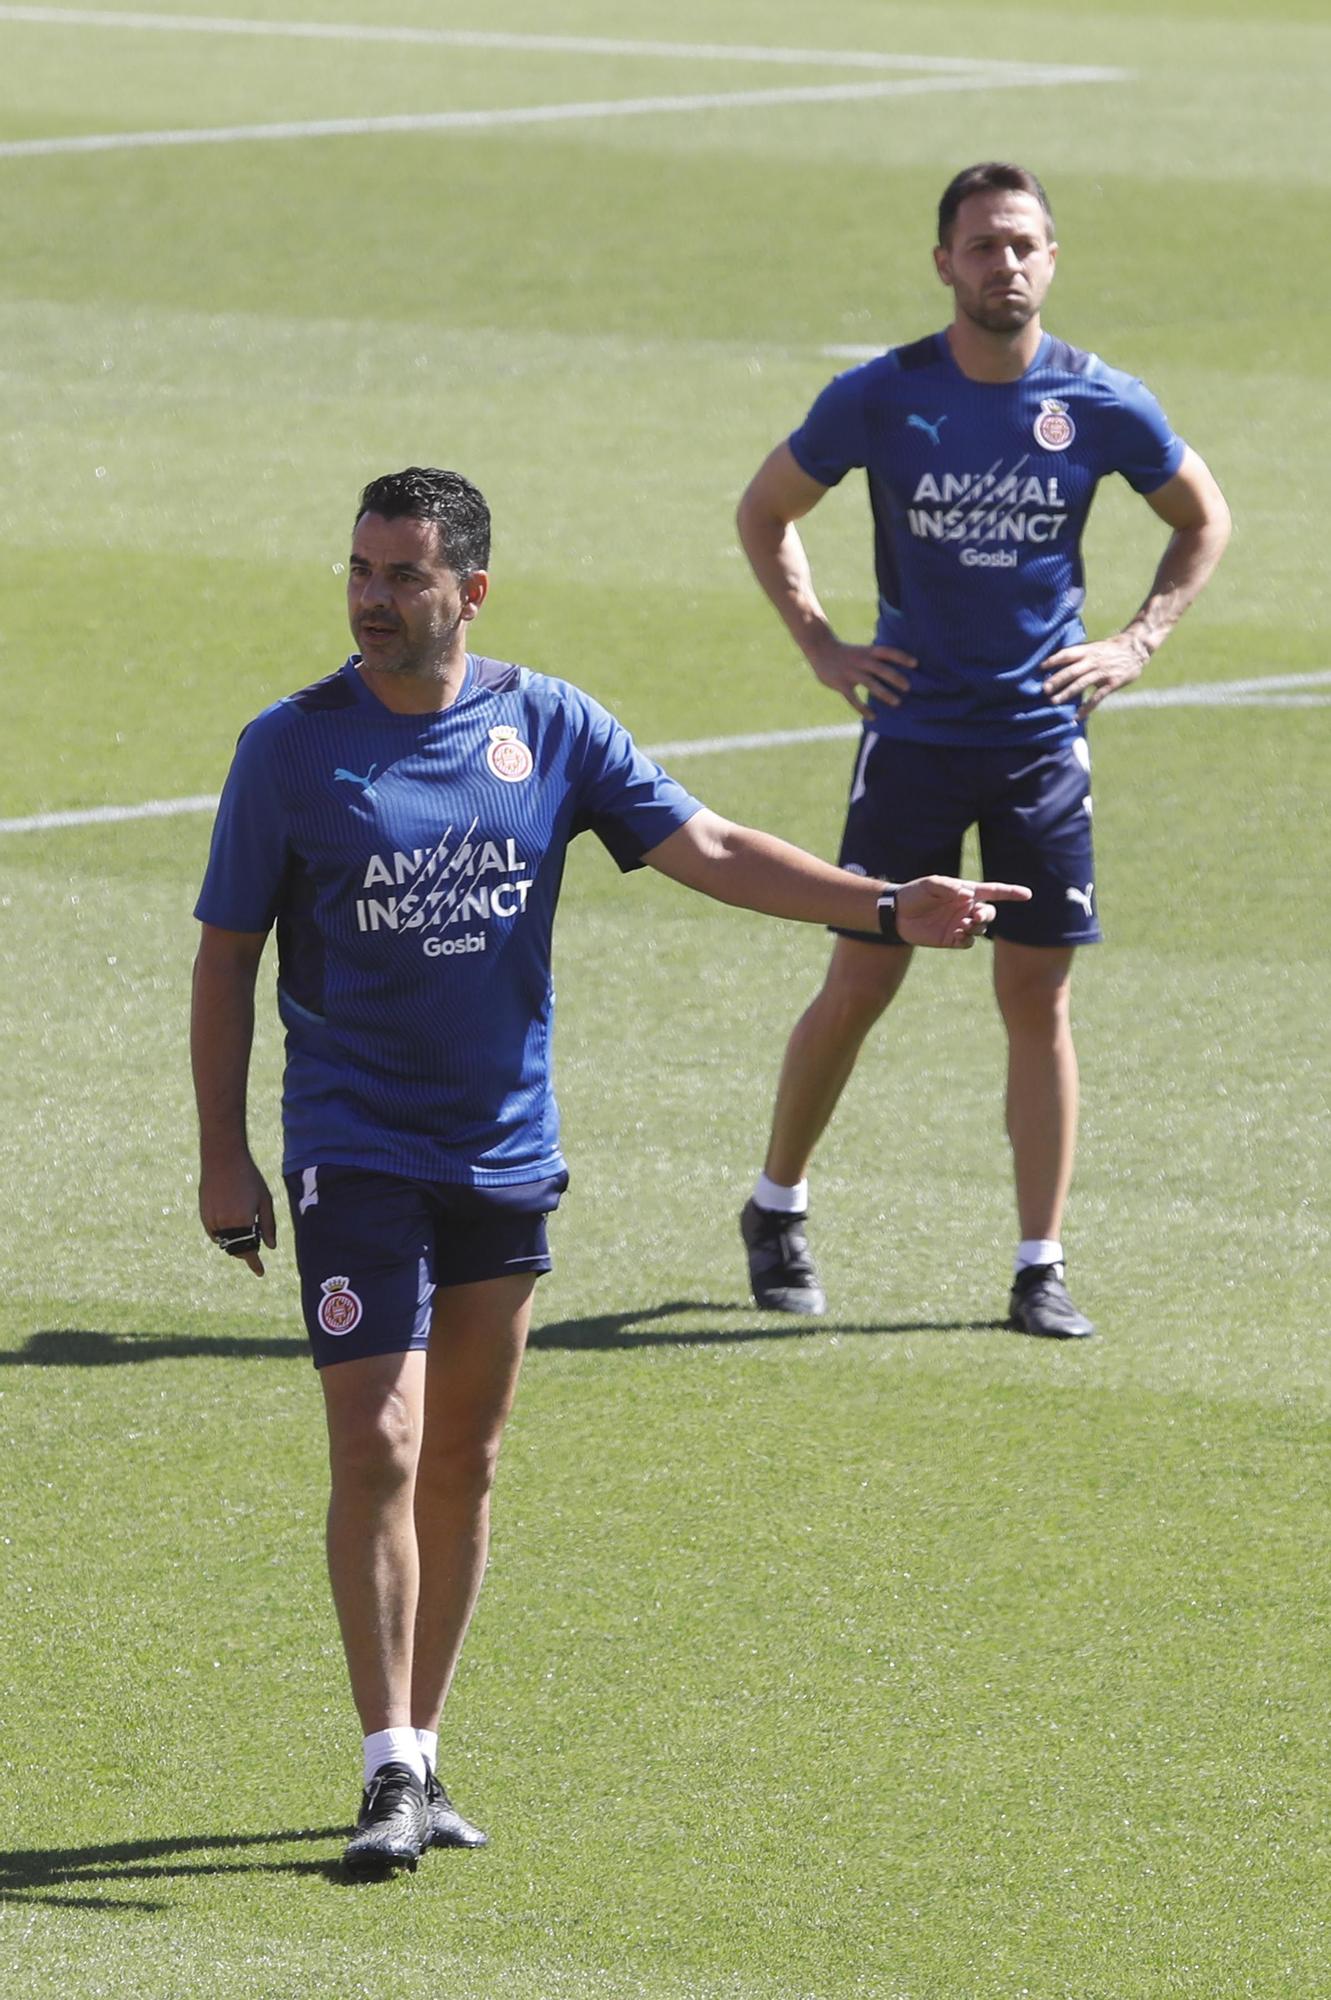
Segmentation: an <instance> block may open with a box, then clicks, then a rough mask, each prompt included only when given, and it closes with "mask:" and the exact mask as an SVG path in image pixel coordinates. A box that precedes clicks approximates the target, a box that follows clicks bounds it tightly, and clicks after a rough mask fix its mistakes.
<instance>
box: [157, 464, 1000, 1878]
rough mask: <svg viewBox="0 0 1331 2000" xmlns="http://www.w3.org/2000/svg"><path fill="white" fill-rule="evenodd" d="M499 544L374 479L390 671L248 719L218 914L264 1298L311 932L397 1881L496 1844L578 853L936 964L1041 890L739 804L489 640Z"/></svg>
mask: <svg viewBox="0 0 1331 2000" xmlns="http://www.w3.org/2000/svg"><path fill="white" fill-rule="evenodd" d="M489 557H490V513H489V509H488V507H487V506H486V503H485V500H484V498H483V496H482V495H481V494H480V493H479V492H478V491H477V489H476V488H475V487H474V486H473V485H472V484H471V483H470V481H469V480H466V479H463V478H462V477H461V476H460V475H459V474H457V473H454V472H445V471H440V470H437V469H435V468H432V467H419V466H413V467H409V468H408V469H407V470H406V471H404V472H400V473H390V474H388V475H386V476H385V477H384V478H382V479H376V480H374V481H372V482H371V484H370V485H369V486H367V487H366V488H365V490H364V492H363V493H362V495H361V497H360V503H359V506H358V507H357V510H356V520H355V525H354V528H353V533H352V543H351V555H350V560H349V563H348V578H347V610H348V616H349V620H350V624H351V629H352V633H353V635H354V637H355V640H356V644H357V647H358V651H357V652H355V653H354V654H353V655H352V656H351V658H350V659H348V660H347V661H346V662H345V664H344V665H343V666H342V667H341V668H339V670H338V671H337V672H336V673H333V674H330V675H328V676H327V678H326V679H324V680H321V681H317V682H316V683H315V684H314V685H313V686H311V687H307V688H304V689H302V690H301V691H300V692H299V693H297V694H293V695H289V696H287V697H286V699H285V700H282V701H279V702H276V703H275V704H274V705H273V706H272V707H271V708H268V709H265V711H264V712H263V714H262V715H260V716H258V717H257V718H256V719H255V720H254V721H253V722H252V723H251V724H250V725H249V726H248V727H247V728H246V729H245V730H244V731H243V732H242V735H241V739H240V742H239V744H238V745H237V749H236V756H235V760H234V762H233V764H232V767H231V771H230V774H229V776H228V778H227V782H226V786H225V788H224V790H223V794H222V800H221V805H220V807H219V809H218V815H217V824H216V826H215V828H214V830H213V842H212V851H211V854H210V857H209V862H208V871H207V875H206V877H205V880H204V884H203V888H202V891H201V893H200V896H199V901H198V906H197V910H196V914H197V915H198V917H199V918H200V920H201V923H202V936H201V939H200V944H199V952H198V958H197V960H196V962H195V973H194V1007H193V1015H192V1021H191V1046H192V1051H193V1059H194V1079H195V1092H196V1096H197V1099H198V1107H199V1128H200V1154H201V1174H200V1185H199V1208H200V1214H201V1216H202V1220H203V1224H204V1227H205V1228H206V1229H207V1230H208V1232H209V1234H210V1235H211V1236H212V1237H213V1240H214V1241H215V1242H216V1243H218V1244H219V1245H220V1247H221V1248H222V1249H224V1250H226V1251H227V1252H228V1253H229V1254H231V1255H232V1256H235V1257H237V1258H239V1259H242V1260H243V1261H244V1262H246V1263H247V1264H248V1265H249V1266H250V1268H251V1269H252V1270H253V1271H254V1272H255V1274H256V1275H257V1276H260V1277H261V1276H262V1275H263V1260H262V1255H261V1249H262V1246H264V1245H266V1246H267V1247H269V1248H271V1247H272V1246H273V1244H274V1242H275V1240H276V1229H275V1221H274V1214H273V1203H272V1197H271V1195H270V1193H269V1190H268V1187H267V1184H266V1183H265V1180H264V1178H263V1175H262V1174H261V1172H260V1170H259V1168H258V1166H257V1165H256V1163H255V1160H254V1158H253V1156H252V1154H251V1152H250V1149H249V1142H248V1138H247V1136H246V1115H245V1114H246V1089H247V1081H248V1075H249V1062H250V1047H251V1041H252V1037H253V1028H254V992H255V981H256V977H257V974H258V969H259V961H260V958H261V956H262V954H263V951H264V947H265V944H266V942H267V938H268V934H269V932H270V930H272V929H274V928H276V931H277V939H278V959H279V963H278V988H277V990H278V1008H279V1012H280V1014H281V1017H282V1021H283V1025H284V1026H285V1029H286V1036H287V1065H286V1078H285V1085H284V1090H283V1105H282V1110H283V1128H284V1134H285V1149H284V1152H285V1157H284V1161H283V1172H284V1176H285V1180H286V1188H287V1195H288V1199H289V1203H290V1208H291V1218H292V1231H293V1236H294V1240H295V1247H296V1261H297V1264H298V1266H299V1270H300V1279H301V1298H302V1305H303V1308H304V1315H305V1323H306V1327H307V1330H308V1332H309V1337H310V1345H311V1350H312V1357H313V1360H314V1363H315V1366H316V1367H317V1368H318V1370H319V1380H320V1386H321V1388H322V1390H323V1398H324V1411H325V1416H326V1419H327V1425H328V1440H329V1461H330V1467H331V1475H332V1478H331V1489H332V1490H331V1497H330V1501H329V1509H328V1569H329V1576H330V1579H331V1582H332V1589H333V1599H334V1602H335V1604H336V1607H337V1614H338V1622H339V1624H340V1627H341V1632H342V1642H343V1648H344V1651H345V1654H346V1660H347V1667H348V1672H349V1676H350V1680H351V1689H352V1695H353V1697H354V1700H355V1704H356V1708H357V1711H358V1714H359V1718H360V1723H361V1728H362V1731H363V1769H364V1787H365V1789H364V1794H363V1797H362V1801H361V1811H360V1817H359V1821H358V1823H357V1827H356V1831H355V1833H354V1834H353V1836H352V1838H351V1841H350V1843H349V1845H348V1847H347V1851H346V1861H347V1865H348V1867H350V1868H351V1869H353V1870H355V1871H358V1872H363V1873H368V1872H377V1871H381V1870H384V1869H392V1868H401V1867H405V1868H414V1867H415V1865H416V1862H417V1860H418V1858H419V1856H420V1854H421V1852H422V1850H423V1849H424V1848H426V1847H428V1846H430V1845H432V1844H433V1845H436V1846H454V1847H476V1846H480V1845H481V1844H482V1843H483V1841H484V1839H485V1836H484V1834H482V1833H481V1832H480V1831H479V1829H478V1828H476V1827H475V1826H473V1825H472V1824H471V1823H470V1822H469V1821H468V1820H465V1819H464V1818H463V1817H462V1815H461V1814H460V1813H459V1812H458V1811H457V1810H456V1809H455V1807H454V1806H453V1805H452V1803H451V1801H450V1799H449V1797H448V1794H447V1793H446V1791H445V1790H444V1789H443V1786H442V1785H441V1783H440V1781H439V1778H438V1776H437V1775H436V1759H437V1753H438V1736H439V1725H440V1716H441V1712H442V1710H443V1706H444V1701H445V1697H446V1695H447V1693H448V1689H449V1685H450V1683H451V1681H452V1677H453V1672H454V1669H455V1668H456V1666H457V1661H458V1656H459V1654H460V1652H461V1649H462V1642H463V1639H464V1637H465V1635H466V1631H467V1626H468V1623H469V1621H470V1618H471V1614H472V1609H473V1607H474V1605H475V1602H476V1595H477V1592H478V1591H479V1589H480V1585H481V1577H482V1574H483V1572H484V1569H485V1559H486V1550H487V1546H488V1538H489V1496H490V1488H491V1484H492V1481H493V1478H494V1472H495V1464H496V1461H497V1458H498V1454H499V1445H500V1439H501V1437H502V1435H503V1430H504V1424H505V1421H506V1419H507V1417H508V1412H509V1409H510V1408H511V1406H512V1402H513V1396H514V1393H515V1391H516V1388H517V1380H518V1371H519V1369H520V1367H521V1364H522V1356H523V1350H524V1347H525V1344H526V1338H527V1329H528V1325H529V1323H530V1319H531V1310H532V1295H533V1292H534V1289H535V1284H536V1279H537V1277H538V1276H539V1274H540V1273H541V1272H543V1271H548V1270H549V1269H550V1256H549V1249H548V1244H547V1238H546V1217H547V1215H548V1214H549V1213H550V1211H551V1210H552V1209H554V1208H556V1207H557V1206H558V1203H559V1198H560V1195H561V1194H562V1192H563V1190H564V1188H565V1186H566V1185H567V1182H568V1174H567V1170H566V1168H565V1165H564V1158H563V1154H562V1153H561V1151H560V1147H559V1121H558V1113H557V1110H556V1106H555V1100H554V1096H553V1092H552V1090H551V1086H550V1041H551V1030H552V1026H553V1005H554V994H553V989H552V985H551V977H550V945H551V929H552V925H553V920H554V913H555V904H556V901H557V899H558V895H559V887H560V881H561V878H562V875H563V869H564V856H565V851H566V849H567V846H568V843H569V841H570V840H572V839H573V838H574V837H575V836H576V835H577V834H579V833H581V832H583V831H591V832H594V833H596V834H597V835H598V836H599V838H600V839H601V841H602V842H603V844H604V845H605V846H606V847H607V848H608V849H609V851H610V853H611V855H612V856H613V857H614V859H615V860H616V861H617V862H618V863H619V865H620V866H621V867H622V868H624V869H632V868H636V867H637V866H638V865H639V864H640V863H643V862H646V863H647V864H648V865H649V866H651V867H653V868H656V869H658V870H659V871H660V872H661V873H662V874H664V875H668V876H671V877H672V878H673V879H674V880H675V881H677V882H680V883H683V884H684V886H685V887H687V888H692V889H698V890H701V891H702V892H703V893H704V894H706V895H710V896H714V897H716V898H717V899H719V900H720V901H721V902H726V903H734V904H737V905H740V906H742V907H745V908H748V909H753V910H759V911H763V912H765V913H767V914H769V915H772V916H782V917H787V918H794V919H796V920H802V921H804V922H808V923H833V924H837V925H839V926H844V927H845V928H846V929H848V930H853V929H856V928H857V927H858V928H861V929H863V930H866V931H870V932H873V933H874V934H882V935H887V936H901V937H904V938H908V939H910V940H911V941H912V942H914V943H917V944H932V945H942V946H962V947H964V946H966V945H968V944H969V943H970V942H971V940H972V939H973V937H974V936H975V935H976V933H977V932H979V931H980V930H982V929H983V928H984V927H985V925H986V924H988V923H989V922H991V921H992V919H993V916H994V905H995V903H997V902H1001V901H1003V900H1004V899H1006V898H1012V899H1014V900H1018V901H1020V900H1021V899H1022V898H1023V897H1025V895H1026V894H1027V891H1026V890H1025V889H1024V888H1021V887H1016V886H1009V885H1006V884H1003V883H981V884H977V883H974V882H961V881H955V880H950V879H949V880H946V881H945V880H942V879H941V878H938V879H934V880H932V881H929V882H908V883H904V884H902V885H900V887H898V888H896V889H893V888H891V887H890V886H889V885H888V884H887V883H885V882H880V881H875V880H863V879H859V878H857V877H856V876H854V875H850V874H847V873H846V872H844V871H843V870H841V869H838V868H834V867H832V866H831V865H830V863H828V862H826V861H820V860H818V859H816V858H815V857H814V856H813V855H810V854H805V853H803V852H802V851H801V850H800V849H799V848H795V847H791V846H789V845H788V844H787V843H786V842H784V841H780V840H775V839H773V838H772V837H771V836H770V835H768V834H765V833H760V832H757V831H755V830H754V829H752V828H749V827H741V826H736V825H734V824H733V823H732V822H730V821H728V820H724V819H721V818H719V817H718V816H717V815H716V814H715V813H711V812H708V810H707V809H706V807H704V806H702V805H700V804H699V802H698V800H697V799H694V798H691V797H690V796H689V794H688V793H687V792H686V791H685V790H684V788H683V786H681V785H678V784H676V783H675V781H674V780H673V779H672V778H669V777H668V776H667V775H666V773H665V772H664V771H662V770H660V769H659V768H658V766H657V765H655V764H654V763H652V762H651V760H650V759H649V758H647V757H645V756H644V755H643V754H642V752H641V751H639V750H638V749H637V748H636V747H635V746H634V744H633V742H632V741H631V739H630V738H629V736H628V734H627V733H626V731H625V730H624V729H623V728H622V727H621V726H620V725H619V723H617V722H616V721H615V720H614V718H613V717H612V716H610V715H608V714H607V713H606V711H605V709H603V708H602V707H601V706H600V705H599V703H597V702H595V701H593V700H592V699H591V698H590V697H589V696H588V695H585V694H583V693H582V692H581V691H580V690H579V689H577V688H574V687H570V686H569V685H568V684H567V683H566V682H563V681H556V680H551V679H547V678H546V677H545V676H543V675H541V674H535V673H531V672H529V671H528V669H527V668H525V667H518V666H514V665H512V664H510V663H508V662H506V661H501V660H491V659H486V658H484V657H483V656H481V655H478V654H473V653H470V652H469V651H468V650H467V637H468V634H469V631H470V628H471V625H472V622H473V621H474V620H475V618H476V616H477V614H478V613H479V612H480V610H481V607H482V605H483V604H484V602H485V600H486V597H487V596H488V594H489V588H490V577H489Z"/></svg>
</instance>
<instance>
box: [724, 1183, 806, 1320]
mask: <svg viewBox="0 0 1331 2000" xmlns="http://www.w3.org/2000/svg"><path fill="white" fill-rule="evenodd" d="M808 1219H809V1218H808V1215H807V1213H805V1214H800V1215H779V1214H778V1213H777V1211H776V1210H775V1209H772V1208H759V1206H758V1204H757V1202H756V1201H746V1202H745V1204H744V1209H743V1212H742V1213H741V1215H740V1218H739V1228H740V1234H741V1236H742V1237H743V1238H744V1241H745V1243H746V1245H747V1246H748V1252H749V1285H750V1287H751V1289H752V1291H753V1296H754V1300H755V1302H756V1303H757V1304H758V1305H760V1306H764V1307H765V1308H766V1309H767V1311H768V1312H779V1313H811V1314H817V1313H823V1312H826V1311H827V1295H826V1293H825V1292H824V1291H823V1288H822V1286H821V1285H820V1284H819V1282H818V1273H817V1271H816V1270H815V1268H814V1262H813V1258H812V1257H811V1256H810V1255H809V1246H808V1243H807V1242H806V1241H805V1236H804V1225H805V1223H806V1222H807V1221H808Z"/></svg>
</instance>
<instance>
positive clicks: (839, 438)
mask: <svg viewBox="0 0 1331 2000" xmlns="http://www.w3.org/2000/svg"><path fill="white" fill-rule="evenodd" d="M863 374H864V371H863V370H862V369H860V368H852V369H850V370H849V371H848V372H847V373H846V374H845V375H838V376H837V377H836V379H835V381H832V382H829V383H828V385H827V387H826V388H825V389H824V390H823V392H822V394H821V395H820V396H819V397H818V399H817V401H816V402H815V403H814V406H813V408H812V409H811V410H810V411H809V414H808V416H807V417H806V418H805V419H804V422H803V423H802V424H801V425H800V427H799V429H798V430H797V431H792V432H791V434H790V437H789V438H788V439H787V443H788V444H789V446H790V451H791V456H792V457H793V458H794V460H795V463H796V465H798V466H799V468H800V470H801V472H807V473H808V475H809V477H810V479H816V480H817V481H818V483H819V485H820V486H839V485H840V483H841V481H842V480H843V479H844V478H845V476H846V474H847V473H848V472H851V471H853V470H854V469H855V468H856V467H857V466H861V465H864V464H865V463H866V462H867V455H868V447H867V442H866V438H865V424H864V380H863Z"/></svg>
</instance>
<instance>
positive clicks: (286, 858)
mask: <svg viewBox="0 0 1331 2000" xmlns="http://www.w3.org/2000/svg"><path fill="white" fill-rule="evenodd" d="M698 809H699V807H698V801H697V800H696V799H694V798H692V797H690V795H689V794H688V793H687V792H686V791H685V790H684V789H683V787H682V786H680V785H678V784H676V783H675V781H674V779H673V778H670V777H667V775H666V774H665V772H663V771H662V770H661V769H660V768H659V767H658V766H657V765H655V764H653V763H652V762H651V761H650V759H648V758H647V757H645V756H644V755H643V754H642V752H641V751H640V750H638V749H637V748H636V747H635V745H634V743H633V741H632V739H631V738H630V736H629V735H628V732H627V731H626V730H625V729H624V728H623V727H622V725H621V724H620V723H618V722H616V720H615V719H614V717H613V716H612V715H610V714H608V713H607V711H606V710H605V709H604V708H602V707H601V706H600V704H599V703H598V702H596V701H593V700H592V698H591V697H590V696H589V695H586V694H583V693H582V692H581V691H580V690H579V689H577V688H575V687H570V686H569V685H568V684H567V683H566V682H564V681H558V680H552V679H548V678H547V677H546V676H544V675H541V674H534V673H531V672H529V671H528V670H527V669H526V668H525V667H518V666H511V665H508V664H506V663H505V662H503V661H498V660H489V659H484V658H480V657H476V656H473V655H471V654H469V655H468V656H467V663H466V673H465V678H464V681H463V684H462V688H461V690H460V692H459V694H458V697H457V699H456V701H454V702H453V704H452V705H451V707H449V708H446V709H444V710H442V711H441V712H439V713H435V714H430V715H397V714H394V713H393V711H392V710H390V709H388V708H386V707H385V706H384V704H383V703H382V702H381V701H380V700H379V699H378V697H377V696H376V695H375V694H374V693H373V692H372V691H371V689H370V688H369V687H368V686H367V685H366V683H365V682H364V681H363V680H362V678H361V676H360V673H359V672H358V656H357V655H355V654H353V655H352V657H351V658H350V659H349V660H348V661H347V662H346V664H345V665H344V666H343V667H342V668H341V669H340V670H339V671H338V672H337V673H335V674H330V675H329V677H328V678H327V679H326V680H322V681H319V682H317V683H316V684H315V685H314V686H313V687H308V688H305V689H304V690H303V691H302V692H301V693H299V694H293V695H288V696H287V697H286V699H285V700H283V701H279V702H277V703H275V704H274V705H273V706H272V707H271V708H267V709H265V710H264V712H263V713H262V714H261V715H260V716H258V717H257V718H256V719H255V721H253V722H252V723H250V724H249V725H248V727H247V728H246V729H245V730H244V731H242V733H241V737H240V741H239V743H238V744H237V746H236V755H235V760H234V762H233V763H232V766H231V771H230V774H229V776H228V778H227V781H226V786H225V789H224V791H223V794H222V800H221V805H220V807H219V809H218V814H217V822H216V825H215V826H214V829H213V840H212V851H211V854H210V857H209V861H208V869H207V873H206V875H205V877H204V882H203V888H202V890H201V891H200V895H199V900H198V904H197V906H196V909H195V915H196V916H197V917H199V918H200V919H201V920H202V921H203V922H204V923H206V924H214V925H216V926H218V927H219V928H220V929H223V930H234V931H266V930H267V929H268V928H269V927H270V926H271V925H272V924H273V923H276V925H277V938H278V955H279V963H278V1009H279V1012H280V1014H281V1017H282V1021H283V1023H284V1025H285V1028H286V1049H287V1063H286V1078H285V1084H284V1089H283V1100H282V1112H283V1126H284V1131H285V1140H286V1144H285V1157H284V1161H283V1171H284V1172H285V1173H292V1172H294V1171H296V1170H297V1169H299V1168H303V1167H307V1166H315V1165H320V1164H324V1163H327V1164H329V1165H342V1166H361V1167H369V1168H372V1169H377V1170H379V1171H381V1172H386V1173H396V1174H403V1175H407V1176H409V1177H411V1178H413V1179H420V1180H428V1181H452V1182H463V1183H468V1184H470V1185H472V1186H476V1187H503V1186H508V1185H511V1184H513V1183H516V1182H519V1181H529V1180H540V1179H544V1178H545V1177H547V1176H549V1175H553V1174H557V1173H559V1172H561V1171H562V1169H563V1164H564V1162H563V1158H562V1155H561V1153H560V1150H559V1120H558V1112H557V1109H556V1105H555V1100H554V1095H553V1092H552V1089H551V1083H550V1040H551V1029H552V1025H553V1014H554V991H553V987H552V983H551V976H550V937H551V928H552V925H553V921H554V913H555V904H556V902H557V900H558V896H559V887H560V881H561V879H562V876H563V870H564V854H565V850H566V848H567V846H568V843H569V841H570V840H572V839H573V838H574V837H575V835H577V834H578V833H581V832H583V831H584V830H587V829H590V830H591V831H593V832H595V833H596V834H598V835H599V836H600V838H601V840H602V841H603V842H604V844H605V846H606V847H607V848H608V849H609V851H610V853H611V854H612V855H613V856H614V858H615V860H616V861H617V862H618V863H619V865H620V867H621V868H624V869H629V868H634V867H637V866H638V865H639V864H640V862H641V861H642V858H643V856H644V855H645V854H647V853H648V852H650V850H651V849H652V848H653V847H655V846H657V845H658V844H659V843H660V842H661V841H662V840H664V839H666V837H667V836H668V835H669V834H671V833H673V832H675V830H676V829H677V828H678V827H680V826H683V825H684V823H685V822H686V821H687V820H689V819H691V818H692V816H693V814H694V813H695V812H697V811H698Z"/></svg>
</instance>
